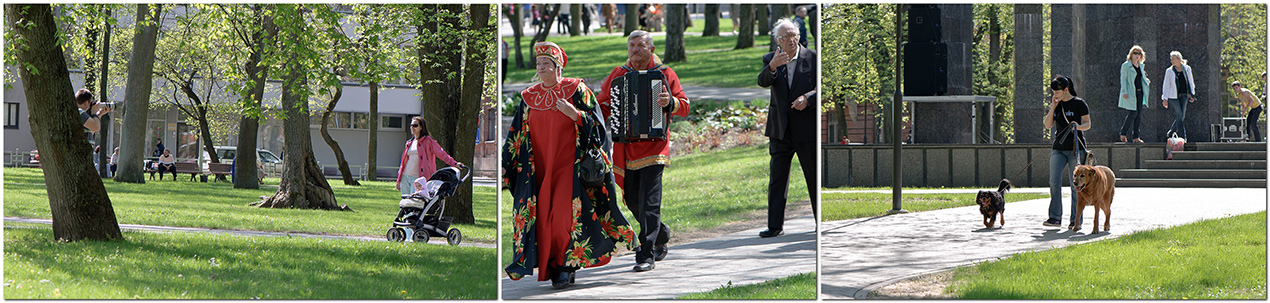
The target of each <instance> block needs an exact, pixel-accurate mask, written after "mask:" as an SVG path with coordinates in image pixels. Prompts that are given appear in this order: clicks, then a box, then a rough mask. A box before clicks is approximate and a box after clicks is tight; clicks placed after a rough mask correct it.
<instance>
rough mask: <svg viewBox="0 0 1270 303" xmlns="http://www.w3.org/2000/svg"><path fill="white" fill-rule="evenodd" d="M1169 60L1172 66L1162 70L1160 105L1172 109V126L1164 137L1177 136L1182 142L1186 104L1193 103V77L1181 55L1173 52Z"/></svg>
mask: <svg viewBox="0 0 1270 303" xmlns="http://www.w3.org/2000/svg"><path fill="white" fill-rule="evenodd" d="M1169 60H1171V61H1172V63H1173V66H1171V67H1169V68H1168V69H1165V70H1164V88H1163V90H1162V92H1163V93H1164V95H1163V96H1161V97H1160V98H1161V99H1163V100H1161V102H1160V103H1162V104H1163V105H1164V108H1169V106H1172V107H1173V125H1172V126H1170V127H1169V131H1168V132H1165V133H1164V135H1165V136H1168V137H1172V136H1173V135H1177V136H1178V137H1180V138H1182V139H1183V140H1185V139H1186V106H1187V105H1186V104H1187V103H1194V102H1195V77H1192V76H1191V66H1190V65H1186V59H1182V53H1180V52H1178V51H1173V52H1171V53H1169Z"/></svg>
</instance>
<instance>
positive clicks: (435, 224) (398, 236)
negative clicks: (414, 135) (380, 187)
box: [387, 166, 472, 245]
mask: <svg viewBox="0 0 1270 303" xmlns="http://www.w3.org/2000/svg"><path fill="white" fill-rule="evenodd" d="M462 168H463V169H467V167H466V166H462ZM471 174H472V172H471V170H468V174H467V175H462V177H460V175H459V168H456V167H446V168H442V169H438V170H437V171H436V172H434V173H432V176H430V177H427V178H418V179H415V181H414V182H412V183H413V186H414V193H412V194H410V195H403V196H401V202H399V203H398V204H397V206H399V207H401V211H399V212H397V218H396V219H394V220H393V222H392V224H390V225H389V227H388V234H387V236H388V241H393V242H403V241H405V240H406V238H410V239H411V240H413V241H414V242H416V243H427V242H428V240H429V239H431V238H432V237H433V236H445V240H446V242H448V243H450V245H459V243H460V242H462V241H463V234H462V233H461V232H460V231H459V229H458V228H450V222H451V221H453V220H454V218H453V217H450V216H442V215H441V214H442V213H444V212H445V198H448V197H450V196H453V195H454V193H455V192H458V189H459V185H461V184H463V181H466V180H467V178H468V177H469V176H470V175H471Z"/></svg>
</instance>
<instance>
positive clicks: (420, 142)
mask: <svg viewBox="0 0 1270 303" xmlns="http://www.w3.org/2000/svg"><path fill="white" fill-rule="evenodd" d="M410 135H411V138H410V140H407V141H406V149H405V150H403V151H401V167H400V168H398V169H397V190H400V191H401V195H402V196H408V195H410V194H412V193H414V186H413V182H414V180H415V179H417V178H419V177H423V176H431V175H432V172H434V171H436V170H437V159H441V161H445V163H446V164H449V165H450V166H455V167H459V166H463V163H462V162H458V161H454V158H452V157H450V154H447V153H446V152H445V150H444V149H441V144H438V143H437V140H435V139H432V135H431V134H429V133H428V124H427V123H426V122H424V121H423V117H422V116H415V117H414V118H413V119H410Z"/></svg>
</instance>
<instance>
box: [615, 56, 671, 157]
mask: <svg viewBox="0 0 1270 303" xmlns="http://www.w3.org/2000/svg"><path fill="white" fill-rule="evenodd" d="M664 80H665V76H663V75H662V73H661V71H660V70H647V71H631V72H627V73H626V75H624V76H622V77H618V78H615V79H613V81H612V82H609V88H610V91H609V94H610V96H611V97H612V98H611V101H610V102H609V109H610V110H611V112H610V115H609V121H608V122H609V129H610V130H611V133H612V137H613V141H614V142H619V143H626V142H635V141H643V140H649V139H665V138H666V127H668V126H669V125H670V115H669V114H667V113H666V110H665V109H663V108H662V107H661V106H658V105H657V100H658V99H659V98H660V95H661V93H662V91H663V90H665V89H666V85H665V84H664Z"/></svg>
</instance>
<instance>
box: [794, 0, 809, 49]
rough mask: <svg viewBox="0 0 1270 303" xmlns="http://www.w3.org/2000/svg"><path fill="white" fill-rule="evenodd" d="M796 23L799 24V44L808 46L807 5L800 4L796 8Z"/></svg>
mask: <svg viewBox="0 0 1270 303" xmlns="http://www.w3.org/2000/svg"><path fill="white" fill-rule="evenodd" d="M794 23H797V24H798V45H802V46H803V47H807V7H806V6H799V7H798V9H796V10H794Z"/></svg>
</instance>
